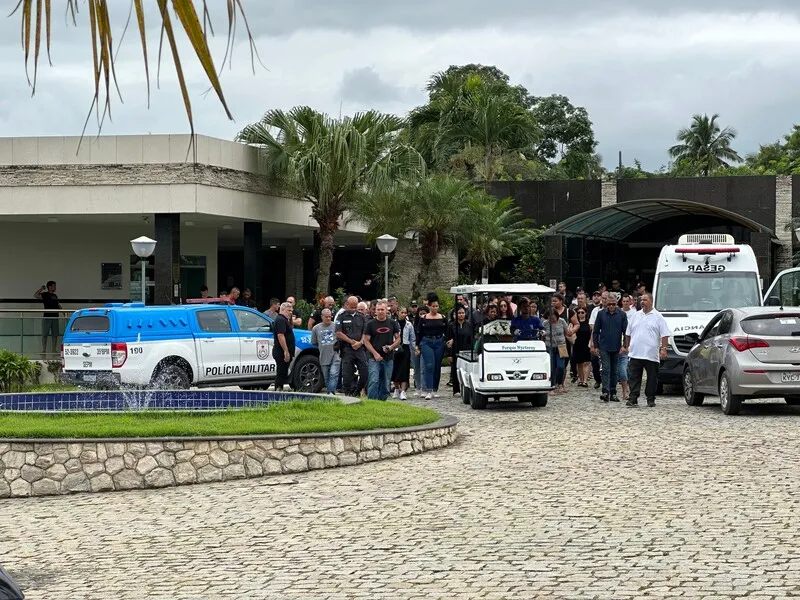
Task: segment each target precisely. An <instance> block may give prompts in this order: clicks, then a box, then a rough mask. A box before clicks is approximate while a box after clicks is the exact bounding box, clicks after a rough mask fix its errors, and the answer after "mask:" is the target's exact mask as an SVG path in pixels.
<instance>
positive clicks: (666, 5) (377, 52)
mask: <svg viewBox="0 0 800 600" xmlns="http://www.w3.org/2000/svg"><path fill="white" fill-rule="evenodd" d="M7 4H10V5H14V4H16V0H14V1H12V2H10V3H7ZM62 4H64V3H63V2H54V3H53V6H54V11H56V16H55V18H54V22H53V49H52V56H53V64H54V66H53V67H49V66H48V65H47V63H46V60H45V61H44V62H43V66H42V68H41V69H40V72H39V87H38V89H37V93H36V95H35V97H33V98H31V97H30V90H29V88H28V84H27V81H26V78H25V71H24V68H23V55H22V52H21V50H20V46H19V17H18V15H14V16H12V17H10V18H8V19H2V20H0V40H3V41H0V47H1V48H2V56H3V57H4V58H5V60H4V61H3V62H2V63H1V64H0V76H2V81H3V91H2V93H0V135H1V136H27V135H31V136H33V135H75V134H79V133H80V132H81V129H82V127H83V123H84V119H85V117H86V113H87V110H88V108H89V103H90V100H91V96H92V80H91V53H90V47H89V43H88V18H87V14H86V11H85V8H84V12H83V13H82V14H79V15H78V28H77V30H76V29H75V28H74V27H73V26H72V25H71V24H70V25H66V24H65V21H64V18H63V13H62V12H61V11H62V8H61V5H62ZM78 4H79V5H81V6H85V5H84V4H83V3H80V2H79V3H78ZM114 4H115V7H117V8H115V10H118V11H119V12H118V13H113V14H112V20H114V21H115V22H116V23H117V24H118V25H119V26H120V29H119V32H121V29H122V25H124V22H125V19H126V17H127V12H128V2H125V1H124V0H119V2H118V3H116V2H115V3H114ZM145 4H150V5H154V4H155V3H154V2H146V3H145ZM211 4H213V5H214V6H215V8H217V9H219V8H220V7H222V6H224V4H225V3H223V2H222V1H221V0H211ZM600 4H602V5H603V7H602V8H601V9H597V8H595V6H596V5H600ZM244 5H245V9H246V11H247V16H248V19H249V22H250V26H251V29H252V30H253V33H254V35H255V37H256V43H257V47H258V50H259V53H260V55H261V59H262V61H263V63H264V65H265V66H266V69H265V68H263V67H261V66H258V65H257V66H256V71H255V74H253V72H252V71H251V69H250V61H249V56H248V53H247V46H246V44H245V43H244V37H243V36H242V35H239V36H237V37H238V40H237V46H236V50H235V54H234V57H233V66H232V69H227V68H226V70H225V71H224V73H223V86H224V91H225V94H226V96H227V99H228V102H229V105H230V107H231V110H232V112H233V115H234V118H235V121H233V122H232V121H229V120H227V118H226V117H225V114H224V112H223V110H222V108H221V106H220V105H219V103H218V102H217V101H216V99H215V98H213V97H212V96H211V95H208V96H206V95H205V94H204V91H205V90H206V87H207V86H206V85H205V84H204V82H203V78H202V72H201V71H200V70H199V68H198V67H197V65H196V64H195V63H194V61H188V60H187V62H186V64H185V65H184V67H185V68H186V70H187V72H188V77H189V79H190V83H191V89H190V92H191V96H192V100H193V102H194V115H195V125H196V129H197V131H198V132H199V133H204V134H208V135H212V136H217V137H221V138H227V139H230V138H232V137H233V136H234V135H235V134H236V132H237V131H239V130H240V129H241V128H242V127H243V126H244V125H246V124H247V123H249V122H251V121H255V120H257V119H258V118H259V117H260V116H261V115H262V114H263V113H264V112H265V111H266V110H268V109H270V108H284V109H288V108H291V107H292V106H294V105H298V104H308V105H310V106H313V107H314V108H317V109H320V110H325V111H328V112H330V113H333V114H338V113H339V111H340V110H341V111H342V112H344V113H352V112H355V111H358V110H362V109H367V108H376V109H379V110H382V111H391V112H396V113H401V114H402V113H405V112H406V111H408V109H409V108H412V107H413V106H415V105H418V104H421V103H423V102H424V100H425V94H424V93H423V91H422V89H423V86H424V85H425V82H426V80H427V79H428V78H429V76H430V75H431V74H432V73H433V72H435V71H439V70H443V69H445V68H447V67H448V66H449V65H451V64H465V63H471V62H473V63H482V64H486V65H496V66H497V67H498V68H500V69H502V70H503V71H505V72H506V73H508V74H509V75H510V76H511V78H512V82H513V83H521V84H523V85H525V86H526V87H527V88H528V89H529V90H530V91H531V93H533V94H535V95H548V94H554V93H557V94H564V95H566V96H568V97H569V98H570V99H571V101H572V102H573V103H574V104H576V105H580V106H585V107H586V108H587V110H588V111H589V115H590V117H591V119H592V121H593V122H594V126H595V133H596V136H597V139H598V140H599V142H600V145H599V151H600V153H601V154H602V155H603V158H604V162H605V164H606V166H607V167H613V166H614V165H615V164H616V160H617V152H618V151H619V150H621V151H622V152H623V158H624V161H625V163H626V164H632V162H633V159H634V158H639V159H640V160H641V161H642V163H643V165H644V167H645V168H649V169H656V168H658V167H660V166H661V165H663V164H665V163H666V162H667V155H666V148H668V147H669V146H670V145H671V144H672V143H673V141H674V137H675V132H676V130H677V129H679V128H680V127H683V126H685V125H687V124H688V123H689V121H690V118H691V115H692V114H693V113H698V112H700V113H703V112H707V113H714V112H717V113H720V115H721V119H720V120H721V123H722V124H723V125H730V126H733V127H735V128H736V129H737V130H738V132H739V137H738V138H737V140H736V141H735V144H734V147H735V148H736V149H737V150H738V151H739V153H740V154H743V155H744V154H746V153H749V152H752V151H755V150H757V149H758V145H759V144H760V143H769V142H772V141H774V140H776V139H778V138H779V137H780V136H781V135H783V134H784V133H786V132H788V131H789V130H790V129H791V126H792V124H793V123H796V122H798V123H800V116H798V114H797V113H798V110H800V103H798V92H800V67H799V66H798V64H799V62H798V59H799V58H800V35H799V34H800V2H797V1H796V0H760V1H759V2H752V1H748V0H727V1H718V0H702V2H698V1H697V0H693V1H689V0H670V1H669V2H641V0H615V2H610V3H605V2H603V3H599V2H597V1H596V0H572V1H571V2H561V3H554V2H549V1H540V0H495V1H494V2H491V3H486V2H485V0H404V2H391V3H388V2H386V3H383V2H375V1H374V0H339V1H338V2H329V1H322V0H282V1H280V2H278V1H275V0H246V1H245V2H244ZM609 5H611V6H613V8H611V7H609ZM652 5H661V6H659V7H656V6H652ZM757 5H760V7H759V8H754V7H755V6H757ZM554 6H555V7H554ZM559 6H560V7H559ZM642 6H645V7H644V8H643V7H642ZM56 7H58V8H56ZM701 7H702V8H701ZM150 15H151V22H150V25H149V38H150V51H151V53H152V55H151V61H152V63H153V64H152V69H153V71H154V70H155V57H156V51H157V47H158V29H157V23H156V19H155V16H156V15H155V11H154V10H152V9H151V13H150ZM216 17H217V18H216V21H215V23H216V25H217V34H218V39H217V40H215V44H214V50H215V53H216V54H215V56H216V57H217V58H218V60H221V58H222V53H223V52H224V31H225V26H224V14H222V13H218V14H216ZM242 31H243V29H242ZM118 35H119V34H118ZM137 42H138V34H137V33H136V32H134V31H129V32H128V34H127V37H126V39H125V41H124V43H123V47H122V51H121V54H120V58H119V62H118V65H117V75H118V79H119V82H120V88H121V91H122V96H123V100H124V104H122V103H120V102H119V101H118V100H116V101H115V102H114V104H113V122H112V123H107V124H106V125H105V126H104V128H103V133H105V134H137V133H139V134H146V133H176V132H177V133H183V132H186V131H188V124H187V121H186V117H185V113H184V110H183V106H182V103H181V99H180V93H179V90H178V86H177V83H176V78H175V76H174V70H173V67H172V64H171V61H170V60H169V59H165V60H164V61H163V63H162V77H161V89H159V90H156V89H155V82H153V88H154V91H153V93H152V94H151V98H150V104H151V107H150V110H148V109H147V96H146V87H145V83H144V81H145V80H144V71H143V68H142V64H141V58H140V56H141V50H140V48H139V46H138V44H137ZM89 131H90V132H92V133H94V132H96V125H92V124H90V128H89Z"/></svg>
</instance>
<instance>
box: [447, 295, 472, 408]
mask: <svg viewBox="0 0 800 600" xmlns="http://www.w3.org/2000/svg"><path fill="white" fill-rule="evenodd" d="M457 308H458V310H456V315H455V316H456V318H455V321H453V322H452V323H450V325H448V327H447V338H446V339H447V344H446V345H447V354H448V356H449V357H450V376H451V377H452V378H453V395H454V396H458V395H460V394H461V385H460V383H459V382H458V373H457V363H458V353H459V352H461V351H462V350H469V349H470V348H471V346H472V325H471V324H470V322H469V321H467V311H466V310H465V309H464V307H463V306H459V307H457Z"/></svg>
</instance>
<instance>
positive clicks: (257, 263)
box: [242, 221, 269, 308]
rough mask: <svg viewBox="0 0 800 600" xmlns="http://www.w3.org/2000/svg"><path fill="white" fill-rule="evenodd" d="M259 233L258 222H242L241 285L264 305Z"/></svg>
mask: <svg viewBox="0 0 800 600" xmlns="http://www.w3.org/2000/svg"><path fill="white" fill-rule="evenodd" d="M261 235H262V224H261V223H260V222H258V223H255V222H249V221H248V222H246V223H245V224H244V281H242V285H243V286H245V287H249V288H250V290H251V291H252V292H253V297H254V298H255V299H256V302H257V303H258V306H259V307H262V306H263V307H266V303H267V302H269V298H262V297H261V292H262V289H261ZM267 308H268V307H267Z"/></svg>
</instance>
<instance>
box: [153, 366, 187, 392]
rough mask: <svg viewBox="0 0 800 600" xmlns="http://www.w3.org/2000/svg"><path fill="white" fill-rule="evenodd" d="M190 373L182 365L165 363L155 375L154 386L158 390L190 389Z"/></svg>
mask: <svg viewBox="0 0 800 600" xmlns="http://www.w3.org/2000/svg"><path fill="white" fill-rule="evenodd" d="M191 383H192V382H191V380H190V379H189V374H188V373H187V372H186V371H184V370H183V368H182V367H181V366H180V365H175V364H172V365H164V366H163V367H161V368H160V369H158V371H156V374H155V375H153V381H152V387H153V388H154V389H157V390H188V389H189V386H190V385H191Z"/></svg>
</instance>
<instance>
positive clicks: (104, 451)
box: [0, 416, 458, 498]
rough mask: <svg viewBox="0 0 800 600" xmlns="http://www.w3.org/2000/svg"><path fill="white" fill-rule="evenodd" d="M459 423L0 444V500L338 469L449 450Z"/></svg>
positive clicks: (448, 419)
mask: <svg viewBox="0 0 800 600" xmlns="http://www.w3.org/2000/svg"><path fill="white" fill-rule="evenodd" d="M457 425H458V419H457V418H456V417H453V416H444V417H443V418H441V419H440V420H439V421H436V422H435V423H429V424H427V425H420V426H416V427H403V428H398V429H374V430H368V431H346V432H335V433H319V434H314V433H307V434H292V435H291V437H289V436H287V435H285V434H280V435H262V436H226V437H219V436H214V437H202V438H187V437H172V438H108V439H102V438H101V439H97V438H90V439H80V440H78V439H66V440H63V439H62V440H53V439H46V440H42V439H38V440H34V439H1V440H0V498H8V497H27V496H54V495H61V494H70V493H76V492H110V491H120V490H132V489H147V488H162V487H171V486H176V485H189V484H192V483H207V482H212V481H228V480H231V479H249V478H255V477H263V476H266V475H282V474H287V473H301V472H303V471H311V470H314V469H327V468H332V467H344V466H350V465H356V464H361V463H366V462H373V461H376V460H383V459H388V458H397V457H400V456H408V455H410V454H419V453H421V452H425V451H427V450H433V449H435V448H443V447H445V446H448V445H450V444H452V443H453V442H454V441H455V440H456V438H457V435H458V434H457V431H456V428H457Z"/></svg>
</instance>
